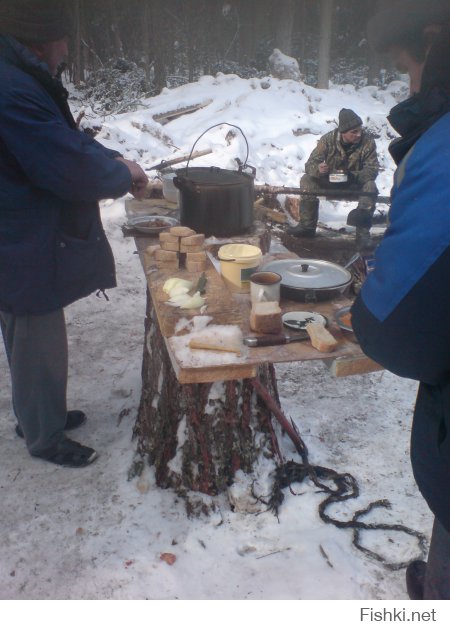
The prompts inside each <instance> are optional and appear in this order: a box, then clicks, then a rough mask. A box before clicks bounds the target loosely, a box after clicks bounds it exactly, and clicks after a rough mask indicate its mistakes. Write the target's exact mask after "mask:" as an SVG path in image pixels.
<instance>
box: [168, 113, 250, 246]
mask: <svg viewBox="0 0 450 630" xmlns="http://www.w3.org/2000/svg"><path fill="white" fill-rule="evenodd" d="M224 124H225V125H229V123H218V124H217V125H213V126H212V127H209V128H208V129H206V131H204V132H203V133H202V134H201V136H199V137H198V138H197V140H196V141H195V143H194V145H193V147H192V149H191V153H190V155H189V160H188V163H187V165H186V168H183V169H179V170H177V173H176V177H175V178H174V180H173V183H174V184H175V186H176V187H177V188H178V189H179V191H180V199H179V204H180V223H181V225H186V226H188V227H190V228H192V229H193V230H195V231H196V232H201V233H203V234H206V236H213V235H214V236H233V235H235V234H241V233H242V232H246V231H247V230H249V229H250V228H251V226H252V225H253V203H254V196H255V194H254V177H255V174H256V171H255V169H254V168H253V167H251V166H249V165H247V159H248V153H249V149H248V142H247V138H246V137H245V134H244V132H243V131H242V129H241V128H240V127H237V126H236V125H229V126H230V127H235V128H236V129H239V131H240V132H241V133H242V135H243V136H244V140H245V144H246V147H247V155H246V157H245V162H244V163H242V162H241V160H239V159H237V160H236V161H237V163H238V165H239V168H238V170H236V171H233V170H230V169H223V168H219V167H217V166H209V167H191V168H190V167H189V161H190V158H191V155H192V152H193V150H194V148H195V145H196V144H197V142H198V141H199V140H200V138H201V137H202V136H203V135H204V134H205V133H206V132H207V131H209V130H210V129H213V128H214V127H220V126H221V125H224ZM245 169H249V170H250V171H251V174H250V173H244V170H245Z"/></svg>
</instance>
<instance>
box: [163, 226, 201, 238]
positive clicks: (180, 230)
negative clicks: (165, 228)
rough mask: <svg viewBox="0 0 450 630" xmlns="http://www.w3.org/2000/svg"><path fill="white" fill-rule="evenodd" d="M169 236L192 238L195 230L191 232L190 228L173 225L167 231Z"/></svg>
mask: <svg viewBox="0 0 450 630" xmlns="http://www.w3.org/2000/svg"><path fill="white" fill-rule="evenodd" d="M169 233H170V234H173V235H174V236H180V237H181V236H192V235H193V234H195V230H191V228H188V227H186V226H184V225H174V226H173V227H171V228H170V230H169Z"/></svg>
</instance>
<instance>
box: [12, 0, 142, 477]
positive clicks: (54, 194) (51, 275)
mask: <svg viewBox="0 0 450 630" xmlns="http://www.w3.org/2000/svg"><path fill="white" fill-rule="evenodd" d="M70 27H71V24H70V11H69V9H68V6H66V3H65V2H64V1H61V0H0V325H1V329H2V333H3V338H4V342H5V348H6V353H7V358H8V362H9V366H10V371H11V380H12V395H13V406H14V411H15V414H16V416H17V420H18V425H17V427H16V432H17V433H18V435H20V436H21V437H24V438H25V441H26V445H27V448H28V450H29V452H30V453H31V455H33V456H35V457H40V458H42V459H45V460H48V461H50V462H53V463H55V464H59V465H63V466H71V467H80V466H86V465H87V464H90V463H91V462H92V461H94V459H95V458H96V456H97V454H96V452H95V451H94V450H93V449H92V448H88V447H86V446H83V445H81V444H78V443H77V442H74V441H73V440H70V439H68V438H67V437H66V436H65V434H64V430H67V429H71V428H75V427H77V426H79V425H80V424H81V423H82V422H83V421H84V420H85V416H84V414H83V413H82V412H81V411H69V412H68V411H67V409H66V386H67V338H66V327H65V320H64V311H63V309H64V307H65V306H67V305H68V304H70V303H72V302H74V301H75V300H78V299H80V298H82V297H85V296H87V295H89V294H90V293H92V292H93V291H98V290H100V291H104V290H105V289H108V288H112V287H114V286H116V280H115V268H114V259H113V256H112V252H111V249H110V246H109V244H108V241H107V239H106V236H105V233H104V231H103V227H102V223H101V219H100V211H99V205H98V201H99V200H100V199H105V198H117V197H120V196H122V195H124V194H125V193H127V192H128V191H130V192H132V193H133V194H134V195H135V196H137V197H141V196H142V195H143V191H144V190H145V186H146V183H147V177H146V175H145V173H144V171H143V170H142V169H141V168H140V167H139V166H138V165H137V164H136V163H134V162H130V161H128V160H125V159H123V158H122V157H121V155H120V154H119V153H117V152H115V151H110V150H108V149H106V148H105V147H103V146H102V145H101V144H99V143H98V142H97V141H95V140H94V139H92V138H90V137H89V136H88V135H87V134H85V133H83V132H81V131H79V130H78V129H77V128H76V124H75V122H74V120H73V117H72V115H71V113H70V109H69V106H68V103H67V92H66V90H65V89H64V87H63V86H62V84H61V82H60V81H59V80H58V79H57V78H55V76H56V73H57V69H58V66H59V65H60V63H61V62H62V61H63V60H64V58H65V57H66V55H67V52H68V34H69V31H70Z"/></svg>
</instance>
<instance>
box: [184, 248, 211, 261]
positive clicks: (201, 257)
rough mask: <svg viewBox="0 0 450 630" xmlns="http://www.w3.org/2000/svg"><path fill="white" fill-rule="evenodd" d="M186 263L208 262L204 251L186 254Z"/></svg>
mask: <svg viewBox="0 0 450 630" xmlns="http://www.w3.org/2000/svg"><path fill="white" fill-rule="evenodd" d="M186 262H206V252H205V250H204V249H202V251H201V252H188V253H187V254H186Z"/></svg>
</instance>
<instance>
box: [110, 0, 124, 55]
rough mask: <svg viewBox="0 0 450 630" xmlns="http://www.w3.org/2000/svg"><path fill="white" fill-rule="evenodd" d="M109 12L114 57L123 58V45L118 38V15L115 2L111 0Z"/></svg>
mask: <svg viewBox="0 0 450 630" xmlns="http://www.w3.org/2000/svg"><path fill="white" fill-rule="evenodd" d="M111 11H112V16H111V18H112V19H111V30H112V33H113V40H114V49H115V56H116V57H123V56H124V53H123V44H122V38H121V36H120V26H119V15H118V12H117V5H116V0H113V2H112V5H111Z"/></svg>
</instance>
